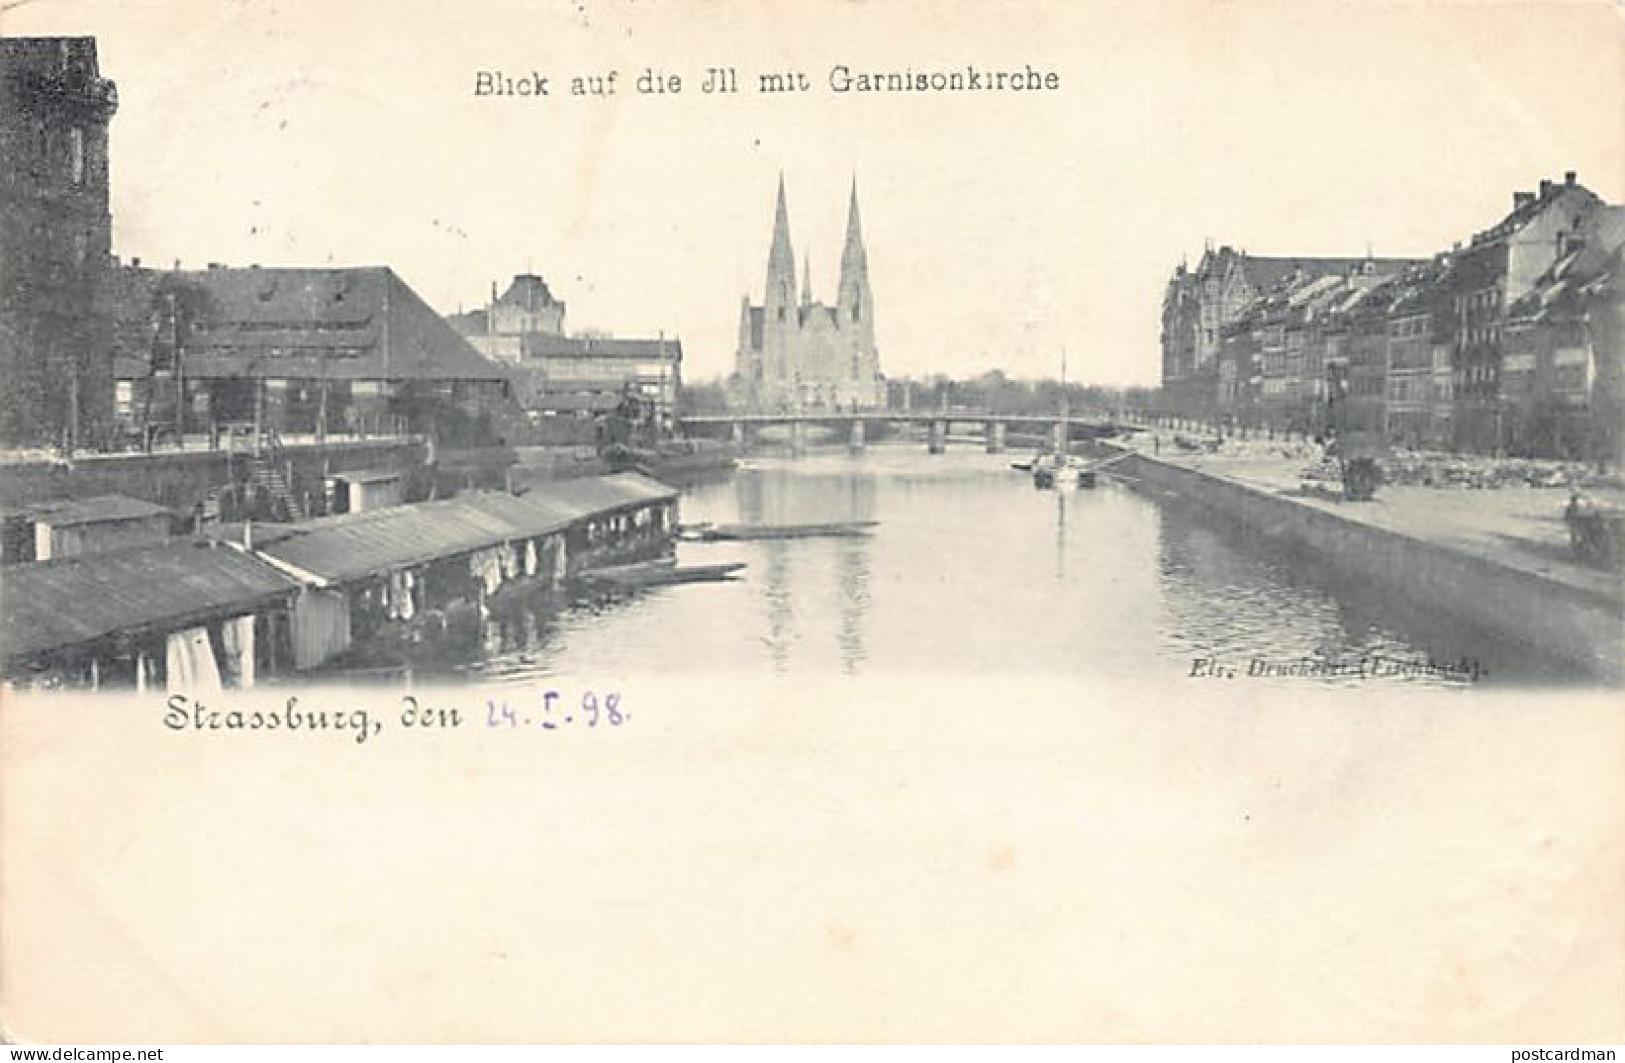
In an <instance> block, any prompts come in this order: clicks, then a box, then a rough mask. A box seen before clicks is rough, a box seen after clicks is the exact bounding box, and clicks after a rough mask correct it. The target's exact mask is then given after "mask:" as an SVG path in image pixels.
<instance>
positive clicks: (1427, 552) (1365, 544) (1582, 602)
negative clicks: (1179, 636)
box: [1118, 453, 1625, 683]
mask: <svg viewBox="0 0 1625 1063" xmlns="http://www.w3.org/2000/svg"><path fill="white" fill-rule="evenodd" d="M1118 468H1120V469H1121V470H1122V471H1123V472H1124V473H1125V474H1127V475H1129V476H1133V477H1136V478H1138V479H1139V480H1140V481H1141V482H1142V483H1143V484H1145V485H1148V486H1150V487H1153V488H1159V489H1162V490H1165V491H1169V492H1172V493H1174V494H1177V495H1179V496H1180V497H1183V498H1187V499H1190V500H1193V501H1195V502H1197V503H1200V504H1202V505H1204V506H1207V507H1209V508H1210V509H1213V510H1214V511H1216V512H1218V513H1221V514H1223V515H1225V516H1227V517H1229V518H1231V519H1233V520H1235V521H1237V522H1238V523H1240V524H1242V525H1244V526H1246V527H1248V528H1250V529H1252V530H1254V531H1256V532H1258V533H1260V534H1262V535H1265V536H1267V537H1269V538H1271V539H1273V540H1275V541H1277V542H1281V543H1286V544H1288V545H1290V546H1293V547H1296V548H1299V549H1302V550H1304V551H1305V552H1307V553H1310V554H1312V555H1313V556H1314V557H1315V558H1316V559H1317V560H1319V561H1323V562H1325V563H1326V564H1327V565H1328V566H1329V567H1330V568H1332V569H1334V570H1335V571H1337V572H1338V573H1339V574H1340V575H1342V576H1345V577H1348V578H1353V579H1359V580H1362V581H1367V582H1371V583H1376V584H1378V585H1380V586H1382V587H1383V588H1384V589H1386V590H1388V591H1390V592H1392V593H1394V594H1395V595H1398V596H1400V597H1401V598H1402V599H1404V600H1407V601H1410V602H1412V603H1415V604H1422V605H1427V606H1430V607H1437V608H1442V609H1445V610H1448V611H1449V612H1451V613H1452V614H1454V615H1456V616H1458V617H1460V618H1462V619H1463V620H1464V621H1466V622H1467V623H1469V624H1471V625H1472V626H1474V627H1477V628H1479V629H1481V630H1485V631H1488V632H1494V633H1495V634H1497V635H1499V636H1501V637H1503V638H1507V639H1510V640H1513V641H1516V642H1520V643H1523V644H1525V645H1529V646H1532V647H1534V648H1535V649H1537V650H1538V651H1539V652H1540V653H1542V654H1543V655H1546V656H1549V657H1551V658H1553V659H1555V660H1560V661H1563V662H1565V663H1567V664H1570V665H1572V666H1574V667H1575V668H1577V669H1581V670H1583V671H1584V672H1585V673H1586V674H1588V675H1591V676H1595V677H1597V678H1600V679H1603V680H1606V681H1607V682H1610V683H1619V682H1621V681H1625V657H1622V651H1625V605H1622V601H1621V599H1620V598H1618V597H1615V596H1611V595H1609V594H1607V593H1604V592H1601V591H1597V590H1592V589H1588V588H1584V587H1578V586H1574V585H1572V584H1569V583H1565V582H1562V581H1560V580H1555V579H1547V578H1545V577H1543V576H1541V575H1540V574H1539V573H1535V572H1530V571H1527V570H1524V569H1519V568H1514V567H1511V566H1508V565H1505V564H1501V563H1499V562H1497V561H1495V560H1493V559H1491V558H1488V557H1482V556H1479V555H1476V554H1473V553H1470V552H1467V551H1465V550H1461V549H1458V548H1456V547H1453V546H1450V545H1447V544H1442V543H1437V542H1432V541H1428V540H1425V539H1419V538H1416V537H1414V536H1409V535H1404V534H1401V533H1398V532H1394V531H1390V530H1388V529H1385V528H1379V527H1376V526H1374V525H1371V524H1366V523H1364V522H1362V521H1358V520H1352V519H1349V518H1347V517H1344V516H1341V515H1339V514H1337V513H1331V512H1328V511H1326V510H1325V509H1322V508H1320V507H1317V506H1313V505H1310V504H1308V503H1306V502H1303V501H1300V500H1298V499H1294V498H1291V497H1287V496H1282V495H1273V494H1270V493H1268V492H1267V491H1264V490H1261V489H1259V488H1256V487H1253V486H1251V485H1249V484H1244V483H1240V482H1237V481H1235V480H1232V479H1229V478H1227V477H1224V476H1220V475H1215V474H1212V473H1209V472H1206V471H1201V470H1196V469H1190V468H1186V467H1184V466H1181V465H1175V464H1172V463H1169V462H1164V461H1160V460H1158V459H1156V458H1153V457H1150V456H1148V455H1145V454H1139V453H1134V454H1131V455H1130V456H1129V457H1127V458H1125V459H1124V460H1123V461H1121V462H1120V463H1119V464H1118Z"/></svg>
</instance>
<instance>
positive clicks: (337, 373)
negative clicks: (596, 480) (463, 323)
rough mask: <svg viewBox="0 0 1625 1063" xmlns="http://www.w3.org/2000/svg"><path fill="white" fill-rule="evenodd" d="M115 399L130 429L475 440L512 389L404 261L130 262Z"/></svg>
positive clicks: (120, 315)
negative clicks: (403, 433)
mask: <svg viewBox="0 0 1625 1063" xmlns="http://www.w3.org/2000/svg"><path fill="white" fill-rule="evenodd" d="M114 284H115V296H116V308H117V323H116V324H117V331H116V336H115V347H116V355H117V357H116V375H117V379H118V384H117V391H116V395H115V398H116V403H117V408H118V413H119V419H120V420H121V421H122V422H123V424H124V425H125V427H126V428H127V429H129V430H131V431H135V432H140V431H143V430H144V429H145V428H147V427H150V426H153V425H163V426H166V427H168V428H170V429H172V430H174V431H185V432H203V431H207V430H209V429H210V428H211V427H213V428H221V427H224V426H228V425H251V424H259V425H262V426H264V427H267V428H270V429H274V430H276V431H278V432H282V433H314V434H316V435H318V436H325V435H328V434H334V433H346V432H347V433H368V432H373V433H376V432H384V431H391V430H402V429H404V430H407V431H413V432H428V433H433V434H436V435H438V436H440V437H442V438H444V439H446V440H447V441H455V442H474V441H477V437H478V436H479V434H480V429H479V424H480V422H481V420H482V418H484V417H486V416H488V415H489V414H490V412H491V411H492V410H493V409H494V408H495V407H496V406H497V405H498V404H500V403H501V402H502V401H503V400H504V398H505V397H506V396H507V395H508V392H509V380H508V375H507V373H506V372H505V371H503V370H502V369H501V368H500V367H499V366H498V365H496V364H495V363H494V362H492V361H490V360H489V359H486V358H484V357H482V356H481V355H480V353H479V352H478V351H476V350H474V348H473V347H471V346H470V345H469V344H468V342H467V341H466V340H464V339H463V338H462V337H461V336H459V335H458V334H457V333H456V332H455V331H454V330H453V329H452V328H451V326H450V325H448V324H447V323H446V320H445V319H444V318H442V317H441V316H440V315H439V314H438V313H436V312H435V311H434V310H433V309H432V308H430V306H429V305H428V304H427V303H425V302H424V301H423V300H422V299H421V298H419V296H418V295H417V293H416V292H414V291H413V290H412V289H411V288H410V287H409V286H408V285H407V284H406V283H405V282H404V281H403V280H401V278H400V277H398V276H397V275H396V274H395V273H394V271H393V270H391V269H389V268H388V267H384V266H366V267H349V268H337V269H329V268H322V269H305V268H272V267H259V266H250V267H247V268H228V267H224V266H210V267H209V268H208V269H203V270H153V269H146V268H142V267H140V266H139V265H132V266H128V267H123V268H121V269H119V270H118V271H117V274H116V276H115V278H114Z"/></svg>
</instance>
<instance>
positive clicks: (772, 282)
mask: <svg viewBox="0 0 1625 1063" xmlns="http://www.w3.org/2000/svg"><path fill="white" fill-rule="evenodd" d="M801 281H802V285H801V292H800V298H799V301H798V299H797V293H796V262H795V253H794V251H793V249H792V246H791V243H790V212H789V209H788V207H787V206H786V202H785V193H784V178H783V177H782V176H781V177H780V178H779V187H778V197H777V201H776V203H775V206H774V211H773V237H772V241H771V243H770V245H769V247H768V253H767V281H766V284H765V286H764V290H763V298H762V304H761V305H760V306H753V305H752V304H751V301H750V296H749V295H748V294H747V295H746V296H745V297H744V298H743V299H742V300H741V301H740V308H739V349H738V352H737V355H736V359H735V375H734V380H733V398H734V401H735V403H736V404H737V405H739V406H742V407H746V408H749V409H753V410H761V411H767V412H788V411H793V410H817V409H853V408H859V409H868V408H874V407H876V406H884V405H885V402H886V381H885V378H884V377H883V376H881V374H880V355H879V352H878V351H877V350H876V349H875V332H874V296H873V293H872V292H871V291H870V288H869V256H868V252H867V250H866V249H865V247H864V244H863V227H862V223H861V222H860V221H859V216H858V188H857V181H856V180H854V181H853V183H852V193H851V199H850V203H849V206H848V208H847V218H846V242H845V246H844V247H843V248H842V250H841V274H840V284H839V286H838V288H837V293H836V298H835V305H833V306H826V305H825V304H823V303H821V302H819V301H818V300H817V299H816V298H815V297H814V295H813V290H812V267H811V262H810V261H808V262H806V263H804V264H803V266H802V274H801Z"/></svg>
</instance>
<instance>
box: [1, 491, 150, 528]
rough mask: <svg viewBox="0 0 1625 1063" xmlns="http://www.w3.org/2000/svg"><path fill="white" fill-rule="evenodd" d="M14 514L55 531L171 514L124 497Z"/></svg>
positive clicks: (34, 506) (35, 506)
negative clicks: (72, 526) (47, 525)
mask: <svg viewBox="0 0 1625 1063" xmlns="http://www.w3.org/2000/svg"><path fill="white" fill-rule="evenodd" d="M17 512H18V513H19V514H20V515H22V516H25V517H28V518H30V519H32V520H35V521H37V522H39V523H41V524H49V525H51V526H52V527H56V528H66V527H69V526H71V525H76V524H103V523H112V522H115V521H124V520H146V519H148V518H151V517H158V516H163V517H168V516H171V512H170V511H169V510H168V509H166V508H164V507H163V506H160V505H157V504H156V503H153V502H147V501H144V500H142V499H139V498H129V497H127V496H125V495H95V496H93V497H91V498H63V499H55V500H52V501H48V502H32V503H30V504H28V505H26V506H22V507H20V508H19V509H18V510H17Z"/></svg>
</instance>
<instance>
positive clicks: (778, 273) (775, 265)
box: [766, 173, 796, 308]
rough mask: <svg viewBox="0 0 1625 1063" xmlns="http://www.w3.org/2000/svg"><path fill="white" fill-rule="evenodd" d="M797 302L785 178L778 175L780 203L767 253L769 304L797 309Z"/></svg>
mask: <svg viewBox="0 0 1625 1063" xmlns="http://www.w3.org/2000/svg"><path fill="white" fill-rule="evenodd" d="M795 301H796V255H795V252H794V251H793V250H791V248H790V211H789V208H787V207H786V206H785V205H784V174H782V173H781V174H779V201H778V204H777V206H776V207H775V208H774V211H773V246H772V248H771V249H770V250H769V251H768V253H767V291H766V303H767V305H768V306H769V307H777V308H784V307H789V306H794V305H795Z"/></svg>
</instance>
